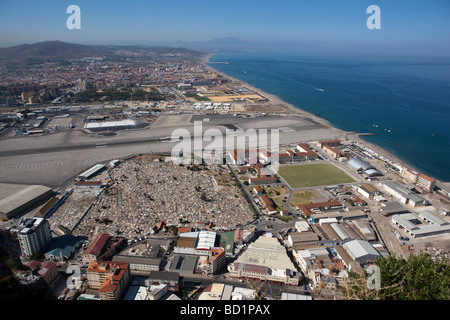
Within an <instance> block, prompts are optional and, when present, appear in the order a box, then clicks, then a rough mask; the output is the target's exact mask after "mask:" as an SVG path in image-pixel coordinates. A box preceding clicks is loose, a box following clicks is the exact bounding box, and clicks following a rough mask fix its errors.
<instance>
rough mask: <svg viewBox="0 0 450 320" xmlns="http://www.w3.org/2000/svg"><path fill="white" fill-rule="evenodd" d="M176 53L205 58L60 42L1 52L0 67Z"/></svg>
mask: <svg viewBox="0 0 450 320" xmlns="http://www.w3.org/2000/svg"><path fill="white" fill-rule="evenodd" d="M178 53H184V54H187V55H191V56H201V55H204V52H200V51H196V50H191V49H185V48H180V47H163V46H125V45H121V46H119V45H83V44H74V43H67V42H62V41H44V42H38V43H34V44H22V45H17V46H12V47H9V48H0V63H3V64H5V63H8V64H14V63H19V64H24V63H25V64H38V63H43V62H62V61H64V60H69V59H81V58H85V57H130V56H156V55H161V54H178Z"/></svg>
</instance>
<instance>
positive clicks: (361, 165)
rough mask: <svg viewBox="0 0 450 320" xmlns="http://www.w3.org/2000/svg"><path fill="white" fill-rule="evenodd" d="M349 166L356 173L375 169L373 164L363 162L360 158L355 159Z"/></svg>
mask: <svg viewBox="0 0 450 320" xmlns="http://www.w3.org/2000/svg"><path fill="white" fill-rule="evenodd" d="M347 164H348V165H349V166H350V167H352V168H353V169H355V170H356V171H366V170H369V169H375V168H374V167H373V166H372V165H371V164H369V163H367V162H365V161H364V160H361V159H360V158H356V157H355V158H353V159H351V160H350V161H349V162H347Z"/></svg>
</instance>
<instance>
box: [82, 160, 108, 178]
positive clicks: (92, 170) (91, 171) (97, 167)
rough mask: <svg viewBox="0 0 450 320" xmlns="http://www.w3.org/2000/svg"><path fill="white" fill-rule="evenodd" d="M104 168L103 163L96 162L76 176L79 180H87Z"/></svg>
mask: <svg viewBox="0 0 450 320" xmlns="http://www.w3.org/2000/svg"><path fill="white" fill-rule="evenodd" d="M105 169H106V166H105V165H103V164H96V165H95V166H93V167H91V168H89V169H88V170H86V171H84V172H83V173H81V174H80V175H79V176H78V179H80V180H87V179H90V178H92V177H94V176H96V175H97V174H99V173H100V172H102V171H103V170H105Z"/></svg>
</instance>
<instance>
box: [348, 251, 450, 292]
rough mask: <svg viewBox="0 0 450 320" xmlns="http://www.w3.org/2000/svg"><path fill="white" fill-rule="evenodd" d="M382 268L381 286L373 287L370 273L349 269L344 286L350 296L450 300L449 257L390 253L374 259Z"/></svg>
mask: <svg viewBox="0 0 450 320" xmlns="http://www.w3.org/2000/svg"><path fill="white" fill-rule="evenodd" d="M374 264H375V265H376V266H378V267H379V268H380V276H381V287H380V288H378V289H373V290H370V289H368V287H367V274H366V273H362V274H357V273H352V272H350V273H349V276H350V282H349V283H348V284H347V285H346V287H345V288H344V290H343V293H344V296H345V297H346V298H347V299H364V300H373V299H377V300H449V299H450V265H449V260H448V259H442V260H438V259H436V260H433V259H432V258H431V256H430V255H428V254H425V253H420V254H417V255H410V256H408V258H406V259H405V258H403V257H396V256H395V255H391V256H388V257H385V258H379V259H377V260H376V261H375V263H374Z"/></svg>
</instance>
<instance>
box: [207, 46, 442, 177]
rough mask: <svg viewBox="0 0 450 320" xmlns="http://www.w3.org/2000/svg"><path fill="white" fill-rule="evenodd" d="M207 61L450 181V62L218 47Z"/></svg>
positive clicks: (212, 65)
mask: <svg viewBox="0 0 450 320" xmlns="http://www.w3.org/2000/svg"><path fill="white" fill-rule="evenodd" d="M398 60H400V59H398ZM210 62H211V63H210V66H211V67H213V68H215V69H217V70H219V71H221V72H223V73H225V74H228V75H229V76H231V77H234V78H237V79H240V80H242V81H244V82H247V83H248V84H250V85H251V86H254V87H256V88H259V89H262V90H264V91H265V92H268V93H270V94H274V95H277V96H278V97H280V98H281V99H282V100H284V101H285V102H287V103H290V104H292V105H293V106H295V107H297V108H300V109H302V110H305V111H307V112H309V113H312V114H316V115H318V116H319V117H321V118H323V119H326V120H327V121H328V122H329V123H330V124H331V125H332V126H334V127H336V128H339V129H342V130H345V131H356V132H358V133H374V135H373V136H362V138H364V139H365V140H366V141H368V142H371V143H373V144H375V145H377V146H379V147H381V148H383V149H384V150H386V151H388V152H390V153H391V154H393V155H395V156H396V157H397V158H399V159H400V160H402V161H404V162H405V163H407V164H409V165H410V166H412V167H413V168H415V169H416V170H418V171H419V172H421V173H424V174H426V175H429V176H431V177H434V178H436V179H438V180H440V181H442V182H448V181H450V63H449V62H448V61H447V62H445V61H441V62H438V61H435V60H433V59H423V58H422V59H420V61H414V60H411V59H409V60H406V59H405V60H403V61H401V60H400V61H394V60H392V61H391V60H389V59H383V60H382V61H376V59H375V60H370V59H369V60H364V59H363V60H358V59H350V58H346V57H345V56H340V57H339V58H336V59H334V58H319V57H314V56H305V55H302V54H294V53H289V54H283V53H279V54H278V53H276V54H274V53H264V52H218V53H215V54H214V55H212V57H211V58H210Z"/></svg>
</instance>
